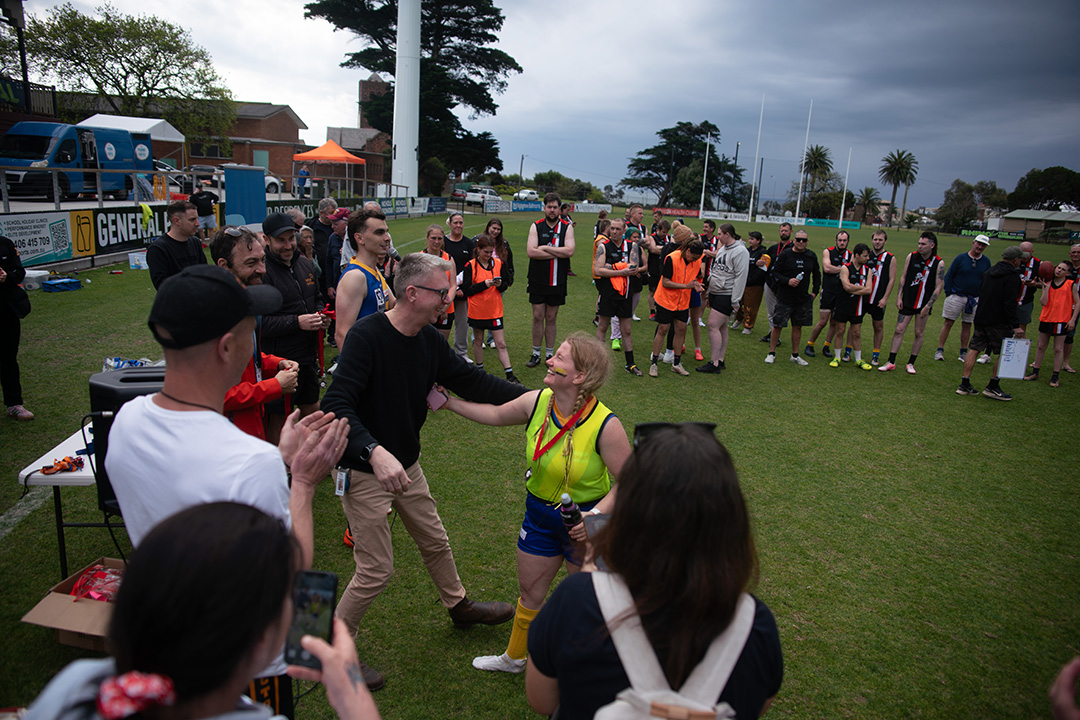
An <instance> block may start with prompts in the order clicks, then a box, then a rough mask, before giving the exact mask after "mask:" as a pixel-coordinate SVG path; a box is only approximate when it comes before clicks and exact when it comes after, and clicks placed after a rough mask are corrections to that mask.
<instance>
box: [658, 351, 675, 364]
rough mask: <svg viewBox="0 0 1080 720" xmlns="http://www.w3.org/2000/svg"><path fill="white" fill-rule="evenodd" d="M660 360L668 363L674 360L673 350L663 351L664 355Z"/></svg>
mask: <svg viewBox="0 0 1080 720" xmlns="http://www.w3.org/2000/svg"><path fill="white" fill-rule="evenodd" d="M661 360H662V361H663V362H666V363H667V364H668V365H670V364H671V363H673V362H675V351H674V350H667V351H665V352H664V357H662V358H661Z"/></svg>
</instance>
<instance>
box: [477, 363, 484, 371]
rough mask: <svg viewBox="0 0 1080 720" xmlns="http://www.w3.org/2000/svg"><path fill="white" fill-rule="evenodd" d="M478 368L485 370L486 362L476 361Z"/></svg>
mask: <svg viewBox="0 0 1080 720" xmlns="http://www.w3.org/2000/svg"><path fill="white" fill-rule="evenodd" d="M476 369H477V370H483V369H484V363H482V362H478V363H476Z"/></svg>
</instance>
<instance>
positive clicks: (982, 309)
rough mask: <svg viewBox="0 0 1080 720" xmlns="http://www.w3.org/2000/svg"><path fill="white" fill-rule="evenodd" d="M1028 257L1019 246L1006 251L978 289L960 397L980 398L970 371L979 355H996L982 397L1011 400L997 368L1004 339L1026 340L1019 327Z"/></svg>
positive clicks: (984, 277) (987, 273)
mask: <svg viewBox="0 0 1080 720" xmlns="http://www.w3.org/2000/svg"><path fill="white" fill-rule="evenodd" d="M1024 255H1028V256H1030V255H1031V253H1025V252H1024V251H1023V250H1021V249H1020V248H1019V246H1017V245H1012V246H1010V247H1007V248H1005V251H1004V252H1002V253H1001V262H999V263H998V264H997V265H995V266H994V267H992V268H990V269H989V270H987V271H986V274H985V275H983V278H982V286H981V288H980V289H979V306H978V307H977V308H976V309H975V318H974V320H975V323H974V324H975V333H974V334H973V335H972V336H971V342H970V343H969V345H968V351H967V355H965V356H964V375H963V377H961V378H960V387H958V388H957V389H956V394H957V395H978V394H979V391H978V390H976V389H975V387H974V386H973V385H972V384H971V371H972V370H973V369H975V360H976V359H977V358H978V357H979V353H980V352H987V353H991V354H997V356H998V357H997V359H996V360H995V361H994V374H993V376H991V378H990V383H989V384H988V385H987V386H986V388H985V389H984V390H983V391H982V394H983V395H985V396H986V397H988V398H991V399H993V400H1012V395H1009V394H1008V393H1006V392H1005V391H1003V390H1002V389H1001V385H1000V384H999V379H998V364H999V363H1000V362H1001V344H1002V341H1003V340H1005V338H1008V337H1014V338H1019V337H1023V336H1024V329H1023V328H1022V327H1020V313H1019V306H1018V305H1017V303H1016V299H1017V298H1018V297H1020V287H1021V282H1020V269H1019V268H1020V263H1021V262H1022V261H1023V259H1024Z"/></svg>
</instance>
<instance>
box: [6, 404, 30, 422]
mask: <svg viewBox="0 0 1080 720" xmlns="http://www.w3.org/2000/svg"><path fill="white" fill-rule="evenodd" d="M7 416H8V417H9V418H11V419H12V420H33V419H34V413H32V412H30V411H29V410H27V409H26V408H24V407H23V406H22V405H9V406H8V409H7Z"/></svg>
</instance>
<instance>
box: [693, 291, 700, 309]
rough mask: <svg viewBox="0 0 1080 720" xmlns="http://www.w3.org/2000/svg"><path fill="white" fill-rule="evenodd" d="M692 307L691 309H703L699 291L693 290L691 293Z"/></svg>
mask: <svg viewBox="0 0 1080 720" xmlns="http://www.w3.org/2000/svg"><path fill="white" fill-rule="evenodd" d="M690 307H691V308H699V307H701V293H699V292H698V291H697V290H691V291H690Z"/></svg>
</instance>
